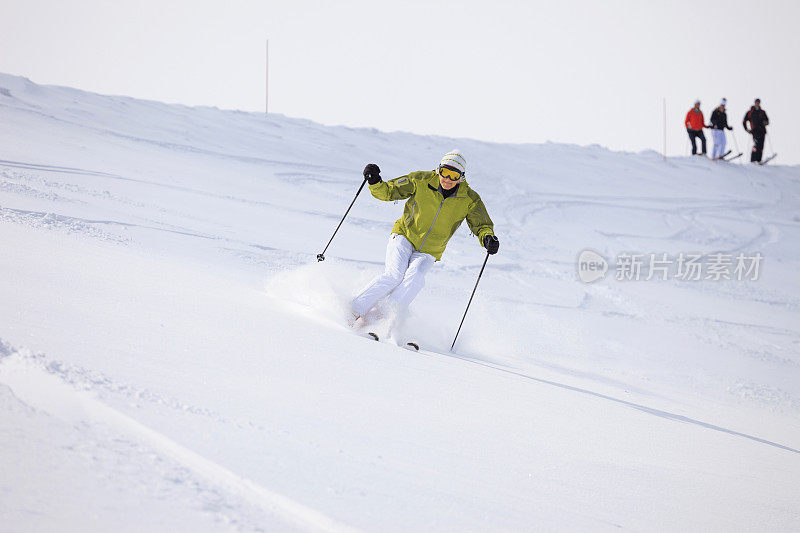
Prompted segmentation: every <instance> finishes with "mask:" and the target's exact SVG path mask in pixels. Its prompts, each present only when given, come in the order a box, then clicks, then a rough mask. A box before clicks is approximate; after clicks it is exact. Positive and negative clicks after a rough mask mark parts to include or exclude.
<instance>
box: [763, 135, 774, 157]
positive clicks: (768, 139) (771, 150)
mask: <svg viewBox="0 0 800 533" xmlns="http://www.w3.org/2000/svg"><path fill="white" fill-rule="evenodd" d="M764 137H766V138H767V141H768V142H769V151H770V152H772V153H773V154H774V153H775V149H774V148H773V147H772V137H770V136H769V133H764Z"/></svg>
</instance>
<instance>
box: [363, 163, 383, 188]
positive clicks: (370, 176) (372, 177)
mask: <svg viewBox="0 0 800 533" xmlns="http://www.w3.org/2000/svg"><path fill="white" fill-rule="evenodd" d="M364 179H365V180H367V182H369V184H370V185H375V184H376V183H379V182H380V181H381V169H380V167H378V165H376V164H375V163H370V164H369V165H367V166H365V167H364Z"/></svg>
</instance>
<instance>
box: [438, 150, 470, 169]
mask: <svg viewBox="0 0 800 533" xmlns="http://www.w3.org/2000/svg"><path fill="white" fill-rule="evenodd" d="M442 165H447V166H448V167H453V168H454V169H456V170H460V171H461V173H462V174H466V173H467V160H466V159H464V156H463V155H461V152H459V151H458V150H451V151H449V152H447V153H446V154H444V157H443V158H442V160H441V161H439V166H442Z"/></svg>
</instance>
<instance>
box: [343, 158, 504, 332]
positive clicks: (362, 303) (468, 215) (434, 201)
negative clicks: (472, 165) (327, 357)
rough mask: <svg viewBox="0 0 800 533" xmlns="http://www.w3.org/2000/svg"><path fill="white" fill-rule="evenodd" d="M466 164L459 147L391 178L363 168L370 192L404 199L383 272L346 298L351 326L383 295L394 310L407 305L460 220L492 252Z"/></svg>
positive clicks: (490, 233) (490, 229)
mask: <svg viewBox="0 0 800 533" xmlns="http://www.w3.org/2000/svg"><path fill="white" fill-rule="evenodd" d="M466 169H467V163H466V161H465V160H464V157H463V156H462V155H461V153H460V152H459V151H458V150H453V151H452V152H448V153H447V154H445V155H444V157H443V158H442V160H441V161H440V162H439V166H438V168H437V169H436V170H435V171H424V170H423V171H418V172H411V173H410V174H407V175H405V176H401V177H399V178H395V179H393V180H390V181H383V180H382V179H381V175H380V172H381V171H380V168H378V165H375V164H373V163H370V164H368V165H367V166H366V168H364V178H365V179H366V180H367V182H368V183H369V190H370V192H371V193H372V196H374V197H375V198H377V199H378V200H385V201H393V200H406V199H407V201H406V204H405V208H404V209H403V216H401V217H400V218H399V219H398V220H397V222H395V223H394V227H393V228H392V233H391V237H390V238H389V244H388V246H387V247H386V269H385V271H384V272H383V274H381V275H380V276H378V277H376V278H375V279H374V280H372V282H371V283H370V284H369V285H368V286H367V288H366V289H364V291H362V292H361V294H359V295H358V296H357V297H356V298H355V299H354V300H353V301H352V303H351V308H352V320H351V321H350V323H351V325H353V326H357V325H360V324H363V323H364V318H365V317H366V316H367V313H369V311H370V310H371V309H372V308H373V307H375V305H376V304H377V303H378V301H379V300H381V299H382V298H384V297H387V296H388V299H387V300H388V303H389V305H390V306H391V307H393V308H394V311H395V312H400V311H403V310H404V309H405V308H407V307H408V305H409V304H410V303H411V301H412V300H413V299H414V298H415V297H416V296H417V294H419V291H420V290H421V289H422V287H423V286H424V285H425V274H427V272H428V270H429V269H430V267H431V266H432V265H433V263H434V262H435V261H439V260H440V259H441V258H442V253H443V252H444V250H445V247H446V246H447V241H449V240H450V237H452V236H453V234H454V233H455V231H456V229H458V227H459V226H460V225H461V223H462V222H463V221H464V219H466V221H467V225H468V226H469V228H470V230H471V231H472V233H473V234H474V235H476V236H477V237H478V241H479V242H480V243H481V244H482V245H483V246H484V247H485V248H486V251H487V252H488V253H490V254H495V253H497V250H498V249H499V247H500V241H499V240H498V239H497V237H496V236H495V235H494V225H493V224H492V219H491V218H489V213H487V212H486V207H485V206H484V205H483V201H481V197H480V196H478V193H476V192H475V191H473V190H472V189H471V188H470V187H469V185H467V182H466V180H465V179H464V175H465V174H466Z"/></svg>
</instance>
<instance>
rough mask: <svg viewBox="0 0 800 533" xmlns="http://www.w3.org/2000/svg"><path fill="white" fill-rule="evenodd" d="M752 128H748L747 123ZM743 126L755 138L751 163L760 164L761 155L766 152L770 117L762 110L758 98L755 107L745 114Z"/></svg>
mask: <svg viewBox="0 0 800 533" xmlns="http://www.w3.org/2000/svg"><path fill="white" fill-rule="evenodd" d="M748 122H749V123H750V126H749V127H748V126H747V123H748ZM742 126H744V129H745V131H747V133H749V134H750V135H752V136H753V152H752V153H751V154H750V162H751V163H760V162H761V155H762V154H763V152H764V138H765V137H766V136H767V126H769V117H768V116H767V112H766V111H764V110H763V109H761V99H760V98H756V100H755V102H753V107H751V108H750V110H749V111H748V112H747V113H745V115H744V120H742Z"/></svg>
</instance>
